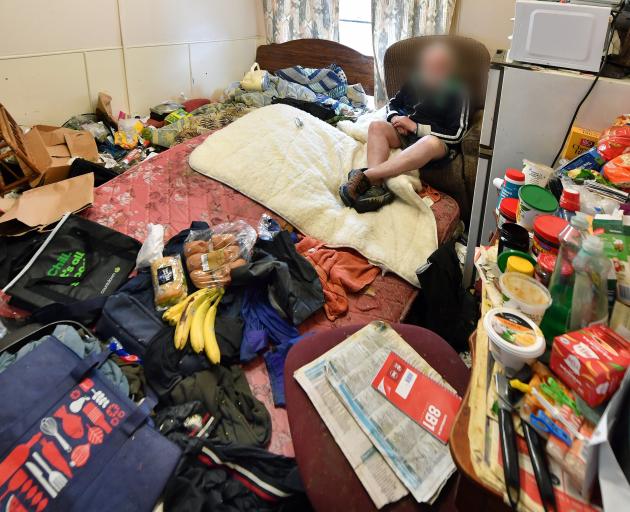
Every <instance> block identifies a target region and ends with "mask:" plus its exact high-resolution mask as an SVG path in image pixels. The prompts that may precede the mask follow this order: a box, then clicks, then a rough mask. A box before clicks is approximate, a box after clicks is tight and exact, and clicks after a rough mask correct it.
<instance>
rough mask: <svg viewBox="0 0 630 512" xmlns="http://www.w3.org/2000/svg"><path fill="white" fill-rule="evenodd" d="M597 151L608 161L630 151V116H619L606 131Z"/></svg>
mask: <svg viewBox="0 0 630 512" xmlns="http://www.w3.org/2000/svg"><path fill="white" fill-rule="evenodd" d="M597 151H599V153H600V154H601V155H602V156H603V157H604V158H605V159H606V161H609V160H613V159H614V158H617V157H618V156H619V155H621V154H622V153H626V152H628V151H630V115H628V114H626V115H623V116H619V117H618V118H617V119H616V120H615V124H614V125H613V126H611V127H610V128H608V129H607V130H605V131H604V133H603V134H602V136H601V138H600V139H599V142H598V143H597Z"/></svg>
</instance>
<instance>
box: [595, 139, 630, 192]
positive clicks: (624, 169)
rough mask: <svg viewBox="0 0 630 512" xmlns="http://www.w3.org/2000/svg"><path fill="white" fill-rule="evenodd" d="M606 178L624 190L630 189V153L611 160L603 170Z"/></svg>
mask: <svg viewBox="0 0 630 512" xmlns="http://www.w3.org/2000/svg"><path fill="white" fill-rule="evenodd" d="M629 128H630V127H629ZM602 173H603V174H604V178H606V179H607V180H608V181H610V182H611V183H612V184H613V185H615V186H616V187H619V188H621V189H623V190H628V189H630V153H624V154H622V155H619V156H618V157H616V158H614V159H612V160H610V161H609V162H608V163H607V164H606V165H604V168H603V169H602Z"/></svg>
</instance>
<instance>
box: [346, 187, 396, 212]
mask: <svg viewBox="0 0 630 512" xmlns="http://www.w3.org/2000/svg"><path fill="white" fill-rule="evenodd" d="M393 200H394V194H392V193H391V192H390V191H389V189H388V188H387V187H386V186H385V185H374V186H372V187H370V188H369V189H368V190H367V192H365V194H362V195H360V196H359V197H358V198H357V199H356V200H355V201H354V202H353V203H352V206H353V208H354V209H355V210H356V211H357V212H359V213H367V212H375V211H376V210H378V209H380V208H382V207H383V206H385V205H386V204H389V203H391V202H392V201H393Z"/></svg>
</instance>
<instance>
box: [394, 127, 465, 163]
mask: <svg viewBox="0 0 630 512" xmlns="http://www.w3.org/2000/svg"><path fill="white" fill-rule="evenodd" d="M397 133H398V132H397ZM398 139H399V140H400V149H407V148H408V147H409V146H413V145H414V144H415V143H416V142H418V141H419V140H420V139H421V137H418V136H417V135H402V134H400V133H399V134H398ZM440 140H441V139H440ZM442 144H444V147H445V149H446V155H444V157H443V158H441V159H440V160H443V159H447V160H455V157H456V156H457V149H456V146H450V145H448V144H447V143H446V142H444V141H443V140H442Z"/></svg>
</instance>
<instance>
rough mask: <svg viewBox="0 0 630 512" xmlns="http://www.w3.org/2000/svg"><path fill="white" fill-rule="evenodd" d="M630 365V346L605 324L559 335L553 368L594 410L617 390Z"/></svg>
mask: <svg viewBox="0 0 630 512" xmlns="http://www.w3.org/2000/svg"><path fill="white" fill-rule="evenodd" d="M628 365H630V343H629V342H628V341H627V340H626V339H624V338H623V337H621V336H619V335H618V334H617V333H616V332H615V331H613V330H612V329H609V328H608V327H606V326H604V325H595V326H591V327H586V328H584V329H581V330H579V331H574V332H570V333H567V334H562V335H560V336H556V337H555V338H554V341H553V345H552V347H551V360H550V367H551V369H552V370H553V371H554V372H555V373H556V375H558V377H560V379H562V381H563V382H564V383H565V384H566V385H567V386H569V388H571V389H572V390H573V391H575V393H576V394H577V395H579V396H580V397H581V398H582V399H583V400H584V401H585V402H586V403H587V404H588V405H590V406H591V407H597V406H598V405H600V404H601V403H603V402H604V401H606V400H607V399H608V398H610V397H611V396H612V394H613V393H614V392H615V391H616V390H617V388H618V387H619V384H620V383H621V379H622V378H623V375H624V373H625V371H626V368H627V367H628Z"/></svg>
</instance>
